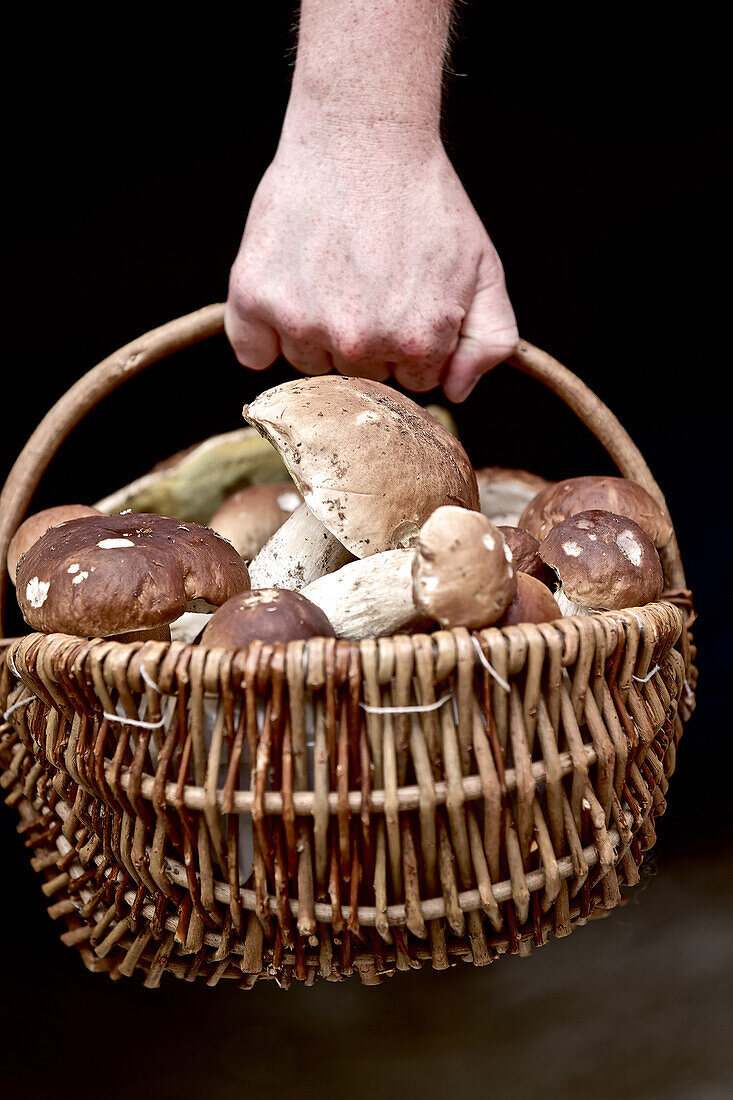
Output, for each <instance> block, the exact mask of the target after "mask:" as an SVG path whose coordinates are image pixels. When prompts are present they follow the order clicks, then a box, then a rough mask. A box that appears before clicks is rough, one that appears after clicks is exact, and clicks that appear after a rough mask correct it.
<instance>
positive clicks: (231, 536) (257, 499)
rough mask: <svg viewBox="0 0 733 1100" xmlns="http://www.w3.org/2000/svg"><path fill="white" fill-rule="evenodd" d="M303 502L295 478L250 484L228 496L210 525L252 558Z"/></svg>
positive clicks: (249, 559) (241, 554) (239, 550)
mask: <svg viewBox="0 0 733 1100" xmlns="http://www.w3.org/2000/svg"><path fill="white" fill-rule="evenodd" d="M302 503H303V498H302V496H301V495H300V493H299V492H298V490H297V489H296V488H295V486H294V485H293V483H292V481H274V482H271V483H270V484H268V485H250V486H249V487H248V488H247V489H240V490H239V492H238V493H234V494H233V496H230V497H229V498H228V499H227V500H225V501H224V503H223V504H222V506H221V507H220V508H218V509H217V511H216V512H215V513H214V515H213V516H212V517H211V519H210V520H209V523H208V526H209V527H210V528H211V529H212V531H218V533H219V534H220V535H223V536H224V538H225V539H228V540H229V542H231V544H232V546H233V547H234V549H235V550H236V551H237V553H238V554H239V555H240V556H241V557H242V558H243V559H244V560H245V561H251V560H252V558H254V557H255V555H256V554H257V553H258V552H259V551H260V550H261V549H262V547H263V546H264V545H265V543H266V542H267V540H268V539H269V538H270V537H271V536H272V535H274V534H275V532H276V531H277V529H278V528H279V527H282V525H283V523H284V522H285V520H286V519H287V518H288V516H290V515H292V513H293V512H294V511H295V509H296V508H298V507H300V505H301V504H302Z"/></svg>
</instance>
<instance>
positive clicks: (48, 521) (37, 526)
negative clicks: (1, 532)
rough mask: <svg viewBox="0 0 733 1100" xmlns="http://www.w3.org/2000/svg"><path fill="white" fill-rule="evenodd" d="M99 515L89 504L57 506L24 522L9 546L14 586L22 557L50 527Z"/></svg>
mask: <svg viewBox="0 0 733 1100" xmlns="http://www.w3.org/2000/svg"><path fill="white" fill-rule="evenodd" d="M98 515H100V512H99V510H98V509H97V508H91V507H90V506H89V505H88V504H57V505H56V506H55V507H54V508H44V509H43V511H41V512H35V513H34V514H33V515H32V516H28V518H27V519H26V520H23V522H22V523H21V525H20V527H19V528H18V530H17V531H16V532H15V534H14V535H13V537H12V539H11V540H10V545H9V546H8V573H9V574H10V579H11V581H12V582H13V584H15V574H16V572H17V570H18V562H19V561H20V559H21V557H22V556H23V554H25V553H26V551H27V550H29V549H30V547H31V546H32V545H33V543H34V542H37V541H38V539H40V537H41V535H45V534H46V531H48V529H49V528H50V527H59V526H60V525H61V524H62V523H66V521H67V520H69V519H79V517H80V516H98Z"/></svg>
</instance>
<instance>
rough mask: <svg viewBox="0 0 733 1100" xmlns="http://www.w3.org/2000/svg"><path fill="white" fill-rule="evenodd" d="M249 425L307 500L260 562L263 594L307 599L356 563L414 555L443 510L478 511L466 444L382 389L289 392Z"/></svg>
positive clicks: (317, 387)
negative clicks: (422, 533)
mask: <svg viewBox="0 0 733 1100" xmlns="http://www.w3.org/2000/svg"><path fill="white" fill-rule="evenodd" d="M244 415H245V418H246V419H247V420H249V421H250V423H252V424H254V426H255V427H256V428H257V429H258V430H259V431H260V432H262V434H263V435H265V436H266V437H267V439H269V440H270V441H271V442H272V443H273V444H274V445H275V447H277V449H278V450H279V452H280V454H281V456H282V458H283V460H284V462H285V465H286V466H287V468H288V470H289V472H290V474H291V476H292V477H293V479H294V481H295V482H296V484H297V486H298V488H299V489H300V491H301V492H302V494H303V499H304V504H303V505H301V507H300V508H299V509H298V510H297V511H295V512H294V513H293V515H292V516H291V517H290V519H289V520H287V521H286V522H285V523H284V524H283V526H282V527H281V528H280V529H279V531H277V532H276V534H275V535H274V536H273V537H272V539H270V541H269V542H268V543H267V544H266V545H265V546H264V547H263V549H262V550H261V551H260V553H259V554H258V555H257V557H256V558H255V559H254V561H253V562H252V565H251V569H250V572H251V577H252V584H253V586H255V587H258V588H260V587H277V588H295V589H301V588H303V587H305V585H307V584H309V583H310V582H311V581H313V580H315V579H316V578H317V577H319V576H321V575H323V574H324V573H328V572H333V571H334V570H335V569H337V568H338V567H339V566H341V565H343V564H344V563H345V561H348V560H349V559H350V558H352V557H356V558H366V557H369V556H371V555H372V554H377V553H380V552H382V551H386V550H395V549H399V548H403V547H406V546H409V545H411V544H412V543H413V542H414V541H415V538H416V536H417V533H418V530H419V529H420V526H421V525H422V523H423V522H424V521H425V520H426V519H427V517H428V516H429V515H430V514H431V513H432V512H433V511H434V510H435V509H436V508H439V507H440V506H441V505H444V504H455V505H461V506H463V507H465V508H469V509H472V510H477V509H478V489H477V486H476V477H475V475H474V472H473V470H472V468H471V464H470V462H469V460H468V457H467V455H466V452H465V451H464V449H463V447H462V446H461V444H460V443H459V442H458V440H457V439H455V437H454V436H452V435H451V434H450V432H448V431H447V430H446V429H445V428H444V427H443V426H442V425H441V424H439V423H438V421H437V420H436V419H435V418H434V417H432V416H431V415H430V414H429V413H427V412H425V410H424V409H422V408H421V407H420V406H419V405H417V404H415V402H414V401H411V400H410V399H409V398H408V397H405V396H404V395H402V394H400V393H398V392H397V391H396V390H393V389H390V388H389V387H388V386H385V385H382V383H380V382H373V381H371V380H368V379H363V378H340V377H336V376H327V377H318V378H305V379H299V380H296V381H293V382H286V383H285V384H284V385H281V386H276V387H275V388H274V389H271V390H267V391H266V392H265V393H263V394H260V396H259V397H258V398H257V399H256V400H255V401H253V402H252V403H251V404H250V405H249V406H245V409H244Z"/></svg>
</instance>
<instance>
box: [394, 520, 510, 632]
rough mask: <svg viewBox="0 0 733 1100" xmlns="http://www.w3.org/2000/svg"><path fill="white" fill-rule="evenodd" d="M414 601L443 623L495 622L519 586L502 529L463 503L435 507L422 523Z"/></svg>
mask: <svg viewBox="0 0 733 1100" xmlns="http://www.w3.org/2000/svg"><path fill="white" fill-rule="evenodd" d="M412 578H413V594H414V598H415V605H416V606H417V607H418V608H419V609H420V610H421V611H422V612H423V613H424V614H426V615H430V616H431V617H432V618H434V619H437V620H438V622H439V623H440V625H441V626H442V627H453V626H465V627H468V628H469V629H471V628H473V629H478V628H479V627H482V626H489V625H490V624H491V623H495V622H496V620H497V619H498V618H499V617H500V615H501V614H502V613H503V612H504V611H505V610H506V608H507V607H508V605H509V603H510V602H511V600H512V598H513V596H514V593H515V592H516V590H517V577H516V570H515V569H514V565H513V562H512V554H511V551H510V549H509V547H508V546H507V544H506V542H505V540H504V536H503V535H502V533H501V531H499V529H498V528H497V527H496V526H495V525H494V524H493V523H492V522H491V520H490V519H487V517H486V516H484V515H482V514H481V512H469V511H467V509H465V508H455V507H452V506H447V507H443V508H437V509H436V510H435V511H434V512H433V514H432V515H431V516H430V518H429V519H428V521H427V522H426V523H425V524H423V527H422V529H421V531H420V539H419V541H418V545H417V552H416V555H415V560H414V562H413V566H412Z"/></svg>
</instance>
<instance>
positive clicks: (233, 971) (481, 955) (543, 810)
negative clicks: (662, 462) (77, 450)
mask: <svg viewBox="0 0 733 1100" xmlns="http://www.w3.org/2000/svg"><path fill="white" fill-rule="evenodd" d="M222 312H223V310H222V307H221V306H211V307H208V308H206V309H203V310H201V311H199V312H198V313H195V314H192V315H190V316H188V317H184V318H182V319H179V320H177V321H174V322H172V323H170V324H168V325H165V326H163V327H162V328H159V329H156V330H155V331H153V332H151V333H148V334H147V335H146V336H144V337H142V338H141V339H140V340H138V341H136V342H134V343H133V344H130V345H128V346H127V347H125V348H123V349H122V350H121V351H120V352H118V353H117V354H116V355H114V356H112V357H110V358H109V359H107V360H105V361H104V362H103V363H101V364H99V366H97V367H95V368H94V369H93V370H92V371H90V372H89V373H88V374H87V375H86V376H85V377H83V378H82V379H81V380H80V381H79V382H77V383H76V384H75V385H74V386H73V387H72V388H71V389H70V390H69V392H68V393H67V394H66V395H65V396H64V397H62V399H61V400H60V401H59V402H58V403H57V405H56V406H55V407H54V408H53V409H52V410H51V412H50V413H49V414H48V415H47V416H46V418H45V419H44V420H43V422H42V423H41V425H40V426H39V427H38V429H37V430H36V432H35V433H34V435H33V436H32V438H31V440H30V441H29V443H28V444H27V446H26V447H25V449H24V450H23V452H22V453H21V455H20V457H19V458H18V461H17V462H16V464H15V466H14V468H13V470H12V472H11V474H10V476H9V478H8V481H7V484H6V486H5V489H4V492H3V494H2V497H1V498H0V563H1V564H0V569H1V570H2V574H3V577H4V574H5V569H4V563H5V557H6V551H7V546H8V541H9V538H10V536H11V534H12V533H13V531H14V530H15V528H16V527H17V525H18V523H19V522H20V520H21V519H22V517H23V515H24V513H25V510H26V508H27V507H28V504H29V502H30V499H31V496H32V493H33V491H34V489H35V487H36V485H37V483H38V480H39V479H40V477H41V475H42V473H43V472H44V470H45V468H46V466H47V464H48V462H49V461H50V459H51V457H52V456H53V454H54V452H55V450H56V448H57V447H58V446H59V444H60V443H61V441H62V440H63V439H64V438H65V437H66V435H67V434H68V433H69V432H70V430H71V429H72V428H73V427H74V426H75V425H76V424H77V423H78V421H79V420H80V419H81V418H82V416H83V415H84V414H85V413H86V412H87V411H89V410H90V409H91V408H92V407H94V406H95V405H96V404H97V402H98V401H99V400H101V398H102V397H104V396H105V395H106V394H107V393H109V392H111V391H112V390H113V389H114V388H116V386H118V385H119V384H120V383H121V382H123V381H124V380H125V379H126V378H128V377H131V376H132V375H134V374H137V373H139V372H140V371H142V370H143V369H145V368H146V367H148V366H149V365H151V364H152V363H154V362H156V361H157V360H159V359H161V358H163V357H164V356H166V355H168V354H169V353H171V352H173V351H175V350H176V349H179V348H183V347H185V346H187V345H189V344H192V343H194V342H195V341H198V340H201V339H203V338H204V337H207V336H209V335H213V334H215V333H218V332H220V330H221V326H222ZM512 362H513V364H514V366H516V367H518V368H519V369H521V370H523V371H525V372H526V373H528V374H530V375H531V376H533V377H534V378H536V379H538V380H539V381H541V382H542V383H544V384H545V385H547V386H548V387H549V388H550V389H552V390H554V391H555V393H557V394H558V395H559V396H560V397H561V398H562V399H563V400H564V401H565V402H566V403H567V404H568V405H569V406H570V407H571V408H572V409H573V410H574V411H575V412H576V413H577V415H578V416H579V417H580V419H581V420H582V421H583V422H584V423H585V424H586V425H587V426H588V427H589V428H590V429H591V430H592V431H593V432H594V433H595V435H596V436H597V437H598V439H599V440H600V441H601V443H602V444H603V445H604V447H605V448H606V450H607V451H608V453H609V454H610V455H611V457H612V458H613V460H614V461H615V462H616V464H617V466H618V467H619V469H620V471H621V473H622V474H623V475H625V476H627V477H632V478H634V479H635V480H636V481H638V482H640V483H641V484H642V485H644V486H645V487H646V488H647V489H648V490H649V491H650V492H651V493H652V494H654V495H655V496H656V497H657V498H658V499H659V500H660V501H663V498H662V496H661V493H660V490H659V488H658V486H657V485H656V483H655V481H654V480H653V478H652V476H651V474H650V472H649V470H648V468H647V466H646V464H645V463H644V460H643V458H642V456H641V454H640V453H639V451H638V450H637V449H636V447H635V446H634V445H633V443H632V442H631V440H630V439H629V437H628V436H627V435H626V433H625V432H624V431H623V429H622V428H621V426H620V425H619V424H618V422H617V421H616V419H615V418H614V417H613V415H612V414H611V413H610V412H609V410H608V409H607V408H606V407H605V406H604V405H603V404H602V403H601V402H600V401H599V400H598V398H596V397H595V396H594V395H593V394H592V393H591V392H590V391H589V390H588V389H587V387H586V386H585V385H584V384H583V383H582V382H580V381H579V380H578V379H577V378H576V377H575V376H574V375H572V374H571V373H570V372H569V371H568V370H567V369H566V368H565V367H562V366H561V365H560V364H559V363H557V362H556V361H554V360H553V359H551V358H550V357H549V356H547V355H546V354H545V353H543V352H541V351H538V350H537V349H536V348H533V347H531V346H530V345H526V344H523V345H522V347H521V350H520V352H519V353H518V354H517V355H516V356H515V357H514V359H513V360H512ZM663 565H664V570H665V577H666V586H667V587H666V591H665V595H664V597H663V599H662V601H660V602H659V603H656V604H652V605H649V606H646V607H642V608H636V609H631V610H628V611H623V612H613V613H610V612H609V613H604V614H599V615H594V616H592V617H585V618H567V619H563V620H560V621H558V622H555V623H552V624H541V625H526V626H514V627H509V628H506V629H497V628H491V629H487V630H483V631H480V632H476V633H474V634H473V635H471V634H469V633H468V631H466V630H462V629H461V630H453V631H441V632H438V633H435V634H432V635H429V636H428V635H415V636H396V637H391V638H380V639H377V640H366V641H363V642H360V643H354V642H346V641H335V640H324V639H315V640H312V641H310V642H307V643H304V642H293V643H290V644H288V645H286V646H284V645H276V646H266V645H260V644H258V643H255V644H253V645H252V646H250V647H249V649H248V650H243V651H238V652H230V651H224V650H219V649H206V648H203V647H196V646H193V647H191V646H184V645H182V644H180V643H171V644H165V643H160V642H146V643H137V644H127V645H124V644H121V643H118V642H107V641H100V640H92V641H86V640H82V639H79V638H72V637H68V636H65V635H59V634H56V635H41V634H30V635H28V636H26V637H23V638H20V639H4V640H3V641H2V642H0V647H1V649H2V655H3V657H4V659H3V660H2V663H1V664H0V706H1V708H2V710H3V711H4V712H5V724H4V725H3V727H2V737H1V738H0V763H1V764H2V769H3V773H2V777H1V778H0V783H1V784H2V786H3V787H4V789H5V791H6V792H7V797H6V801H7V802H8V803H9V804H10V805H14V806H15V807H16V808H17V809H18V810H19V812H20V815H21V824H20V830H21V832H22V833H23V834H24V836H25V839H26V842H27V844H28V846H29V847H30V848H31V849H32V853H33V855H32V864H33V866H34V868H35V869H36V870H38V871H39V872H41V873H42V875H43V876H44V880H45V881H44V884H43V886H42V889H43V891H44V893H45V894H46V895H47V896H48V897H49V899H50V901H51V904H50V909H49V912H50V914H51V916H52V917H56V918H60V919H61V920H62V921H63V923H64V926H65V931H64V933H63V935H62V939H63V940H64V942H66V943H68V944H74V945H76V946H77V948H78V949H79V950H80V952H81V954H82V957H83V959H84V961H85V962H86V964H87V965H88V966H89V967H90V968H91V969H96V970H105V971H107V972H108V973H109V974H110V975H111V976H112V977H113V978H118V977H120V976H126V975H131V974H133V973H134V972H135V971H136V970H141V971H143V972H144V974H145V983H146V984H147V985H149V986H154V985H157V984H158V983H159V981H160V979H161V976H162V974H163V973H164V972H165V971H169V972H171V973H173V974H174V975H176V976H179V977H184V978H186V979H187V980H193V979H194V978H197V977H198V978H202V979H204V980H206V981H207V982H208V983H209V984H210V985H214V984H216V982H217V981H218V980H219V979H220V978H222V977H225V978H234V979H235V980H236V981H238V983H239V984H240V985H241V986H242V987H243V988H249V987H251V986H252V985H253V984H254V983H255V982H256V981H257V979H258V978H264V977H272V978H275V979H276V980H277V981H278V982H279V983H280V984H282V985H288V984H289V983H290V982H291V981H292V979H293V978H295V979H298V980H301V981H305V982H306V984H312V983H313V982H314V981H315V980H316V978H317V977H319V976H321V977H324V978H327V979H330V980H341V979H342V978H343V977H344V976H345V975H349V974H352V973H354V972H357V973H358V974H359V976H360V978H361V980H362V981H363V982H365V983H367V984H375V983H378V982H379V981H381V979H382V977H383V976H384V975H387V974H391V973H393V972H394V971H395V970H410V969H413V968H417V967H420V966H422V964H423V963H424V962H429V963H431V965H432V966H433V967H435V968H438V969H441V968H446V967H448V966H450V965H452V964H454V963H455V962H457V961H464V962H473V963H474V964H476V965H479V966H481V965H484V964H486V963H489V962H491V961H492V960H493V959H495V958H497V957H498V956H499V955H501V954H503V953H506V952H511V953H517V954H521V955H524V954H529V953H531V951H532V948H533V946H534V945H541V944H543V943H545V941H546V940H547V938H548V935H549V934H550V933H553V934H554V935H556V936H565V935H568V934H569V933H570V932H571V931H572V930H573V928H574V927H575V926H576V925H578V924H583V923H585V921H587V920H588V919H589V918H590V917H593V916H596V915H602V914H604V913H605V912H606V911H608V910H610V909H612V908H613V907H614V906H616V905H618V904H619V902H620V901H621V900H622V895H621V887H622V886H630V885H633V884H634V883H635V882H637V881H638V877H639V874H638V868H639V865H640V863H641V861H642V856H643V852H644V851H645V850H647V849H648V848H649V847H650V846H651V845H652V844H653V843H654V840H655V831H654V821H655V819H656V818H657V817H658V816H659V815H660V814H661V813H662V812H663V811H664V808H665V795H666V792H667V783H668V777H669V775H670V774H671V772H672V770H673V768H674V762H675V752H676V747H677V743H678V740H679V737H680V734H681V732H682V721H683V719H686V718H687V717H688V715H689V713H690V711H691V709H692V706H693V705H694V686H695V677H696V673H695V669H694V666H693V665H692V663H691V660H692V658H693V657H694V650H692V649H691V645H690V633H689V627H690V624H691V622H692V610H691V601H690V594H689V592H687V591H686V588H685V579H684V574H683V571H682V566H681V563H680V559H679V551H678V548H677V544H676V542H674V541H673V543H672V544H671V545H670V546H669V547H668V548H667V549H666V550H665V551H664V554H663ZM0 613H1V608H0ZM507 689H508V690H507ZM309 737H312V739H313V741H314V747H313V749H312V750H309V747H308V739H309ZM244 756H247V757H248V759H249V760H250V761H252V762H254V766H253V767H252V769H251V773H252V779H251V783H250V784H249V785H248V786H243V785H242V783H241V781H240V776H241V774H242V773H241V769H240V765H241V761H242V759H243V758H244ZM240 819H241V825H246V826H247V829H249V831H250V835H251V837H252V838H253V846H254V871H253V874H252V875H251V876H250V877H249V878H244V875H245V874H247V871H245V872H242V873H240V866H239V864H240V860H239V851H238V849H239V845H240V842H241V838H242V835H243V833H242V828H241V827H240Z"/></svg>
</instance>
